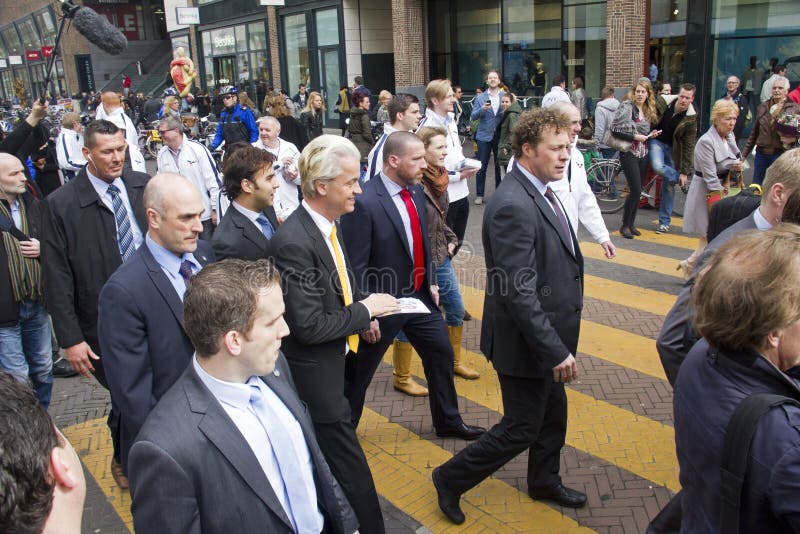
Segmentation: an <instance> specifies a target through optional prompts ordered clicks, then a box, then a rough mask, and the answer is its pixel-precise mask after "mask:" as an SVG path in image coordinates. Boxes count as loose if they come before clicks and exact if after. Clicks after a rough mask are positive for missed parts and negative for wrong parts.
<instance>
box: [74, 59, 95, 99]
mask: <svg viewBox="0 0 800 534" xmlns="http://www.w3.org/2000/svg"><path fill="white" fill-rule="evenodd" d="M75 70H76V71H77V72H78V87H80V90H81V91H86V92H87V93H88V92H89V91H94V90H95V89H96V87H95V84H94V68H93V67H92V56H90V55H89V54H79V55H76V56H75Z"/></svg>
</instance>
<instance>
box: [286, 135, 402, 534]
mask: <svg viewBox="0 0 800 534" xmlns="http://www.w3.org/2000/svg"><path fill="white" fill-rule="evenodd" d="M359 161H360V155H359V152H358V149H357V148H356V147H355V145H353V143H352V142H350V141H349V140H347V139H344V138H342V137H339V136H333V135H322V136H320V137H317V138H316V139H314V140H313V141H312V142H311V143H309V144H308V145H307V146H306V147H305V149H304V150H303V153H302V154H301V156H300V160H299V168H300V176H302V177H303V178H302V185H301V187H302V190H303V202H302V204H301V206H300V207H299V208H298V209H297V210H295V211H294V212H293V213H292V214H291V215H290V216H289V217H288V218H287V219H286V221H285V222H284V223H283V224H282V225H281V226H280V227H279V228H278V231H277V232H276V233H275V237H273V244H274V246H275V248H274V250H275V263H276V265H277V267H278V270H279V271H280V272H281V279H282V283H283V289H284V294H285V296H286V298H285V301H286V315H285V318H286V322H287V323H288V324H289V330H290V332H291V333H290V335H289V336H288V337H286V338H284V339H283V341H282V349H283V352H284V354H285V355H286V358H287V360H288V361H289V366H290V367H291V369H292V374H293V377H294V381H295V385H296V386H297V392H298V393H299V395H300V398H301V399H303V400H304V401H305V402H306V404H308V409H309V413H310V415H311V419H312V421H313V423H314V430H315V432H316V435H317V441H318V442H319V446H320V449H321V450H322V453H323V454H324V456H325V459H326V460H327V462H328V464H329V465H330V467H331V471H332V472H333V474H334V476H335V477H336V479H337V480H338V481H339V483H340V484H341V486H342V489H343V491H344V493H345V495H346V496H347V499H348V500H349V501H350V504H351V506H352V507H353V509H354V510H355V512H356V516H357V517H358V521H359V524H360V526H359V530H360V531H361V532H377V533H381V532H383V531H384V526H383V517H382V515H381V509H380V504H379V503H378V496H377V493H376V491H375V484H374V482H373V480H372V474H371V473H370V471H369V466H368V465H367V461H366V458H365V457H364V453H363V451H362V450H361V446H360V445H359V443H358V439H357V437H356V432H355V427H354V426H353V424H352V422H351V420H350V419H351V417H350V405H349V403H348V401H347V399H346V398H345V396H344V383H345V356H346V355H347V354H348V353H351V352H352V353H356V352H357V351H358V349H359V346H360V345H363V344H364V343H375V342H377V341H378V340H379V339H380V331H379V329H378V322H377V320H375V317H377V316H379V315H382V314H384V313H391V312H394V311H397V310H398V304H397V300H396V299H395V298H394V297H392V296H391V295H386V294H372V295H369V296H367V295H364V294H362V292H361V291H360V289H359V288H358V286H357V285H356V283H355V279H354V278H353V275H352V272H351V271H350V268H349V263H348V259H347V251H346V250H345V248H344V244H343V243H344V242H343V240H342V238H341V236H340V235H339V232H338V228H337V222H336V221H337V219H338V218H339V217H340V216H341V215H344V214H345V213H350V212H352V211H353V209H354V208H355V196H356V195H359V194H361V188H360V187H359V185H358V176H359Z"/></svg>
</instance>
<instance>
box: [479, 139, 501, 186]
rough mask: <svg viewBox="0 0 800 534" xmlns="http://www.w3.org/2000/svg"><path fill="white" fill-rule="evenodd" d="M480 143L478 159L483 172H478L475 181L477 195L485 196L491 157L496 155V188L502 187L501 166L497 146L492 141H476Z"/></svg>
mask: <svg viewBox="0 0 800 534" xmlns="http://www.w3.org/2000/svg"><path fill="white" fill-rule="evenodd" d="M476 142H477V143H478V159H479V160H480V161H481V170H479V171H478V174H477V176H476V181H475V189H476V194H477V196H479V197H482V196H483V192H484V189H485V188H486V171H487V169H488V168H489V156H491V155H492V154H494V159H493V161H494V186H495V187H497V186H498V185H500V178H501V176H500V165H499V164H498V163H497V145H495V144H494V143H492V142H491V141H476Z"/></svg>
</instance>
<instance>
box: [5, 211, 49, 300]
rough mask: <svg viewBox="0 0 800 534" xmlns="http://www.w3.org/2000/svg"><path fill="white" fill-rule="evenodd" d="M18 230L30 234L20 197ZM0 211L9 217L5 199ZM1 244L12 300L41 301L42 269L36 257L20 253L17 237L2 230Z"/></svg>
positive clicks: (25, 212) (9, 213) (26, 215)
mask: <svg viewBox="0 0 800 534" xmlns="http://www.w3.org/2000/svg"><path fill="white" fill-rule="evenodd" d="M18 203H19V214H20V222H21V224H20V226H22V228H20V231H21V232H22V233H23V234H25V235H30V234H29V233H28V232H29V231H30V230H29V228H28V214H27V208H26V207H25V202H23V200H22V199H21V198H20V199H19V200H18ZM0 213H2V214H3V215H5V216H6V217H8V218H9V219H11V220H12V221H13V220H14V219H13V218H12V217H11V210H10V208H9V206H8V205H7V204H6V202H5V201H3V202H0ZM2 234H3V245H4V246H5V249H6V256H7V257H8V272H9V274H10V275H11V291H12V292H13V294H14V301H15V302H20V301H22V300H24V299H26V298H29V299H31V300H38V301H42V297H43V294H42V270H41V265H40V264H39V260H38V259H37V258H26V257H25V256H23V255H22V248H21V247H20V246H19V241H17V238H16V237H14V236H12V235H11V234H10V233H8V232H2Z"/></svg>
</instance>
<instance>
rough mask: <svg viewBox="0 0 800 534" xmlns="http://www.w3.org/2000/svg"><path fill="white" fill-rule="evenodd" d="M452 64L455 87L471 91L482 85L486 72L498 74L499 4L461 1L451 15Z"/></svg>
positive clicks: (499, 58) (496, 1) (480, 0)
mask: <svg viewBox="0 0 800 534" xmlns="http://www.w3.org/2000/svg"><path fill="white" fill-rule="evenodd" d="M455 17H456V27H457V28H458V32H457V34H456V64H457V65H458V72H457V73H456V75H455V80H453V81H454V82H455V83H458V84H460V85H461V86H462V87H464V88H466V89H467V90H471V89H472V90H474V88H476V87H482V86H483V85H484V84H485V83H486V74H487V73H488V72H489V71H490V70H498V71H499V70H502V65H501V63H500V61H501V57H500V2H499V0H488V1H486V0H462V1H460V2H459V4H458V10H457V11H456V13H455Z"/></svg>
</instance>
